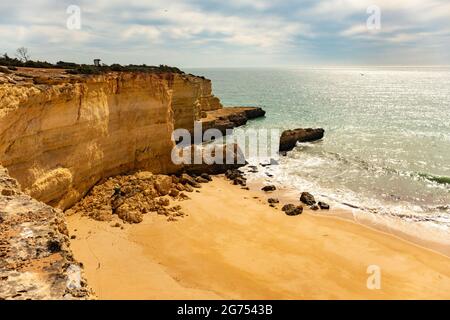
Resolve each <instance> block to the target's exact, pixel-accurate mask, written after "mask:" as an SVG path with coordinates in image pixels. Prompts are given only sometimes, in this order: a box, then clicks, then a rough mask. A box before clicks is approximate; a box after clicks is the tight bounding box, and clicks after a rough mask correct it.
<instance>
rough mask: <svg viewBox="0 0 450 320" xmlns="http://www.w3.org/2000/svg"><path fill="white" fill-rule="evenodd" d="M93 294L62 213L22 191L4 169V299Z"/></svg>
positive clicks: (0, 284) (0, 235) (0, 290)
mask: <svg viewBox="0 0 450 320" xmlns="http://www.w3.org/2000/svg"><path fill="white" fill-rule="evenodd" d="M90 297H91V291H90V290H89V289H88V288H87V285H86V281H85V279H84V277H83V272H82V268H81V266H80V264H79V263H78V262H77V261H75V260H74V258H73V256H72V253H71V251H70V248H69V238H68V231H67V227H66V224H65V222H64V219H63V214H62V212H61V211H60V210H57V209H54V208H52V207H50V206H48V205H45V204H43V203H42V202H39V201H36V200H34V199H33V198H31V197H30V196H28V195H26V194H24V193H22V191H21V190H20V186H19V184H18V183H17V181H16V180H15V179H12V178H11V177H10V176H9V175H8V172H7V171H6V169H4V168H3V167H0V300H3V299H88V298H90Z"/></svg>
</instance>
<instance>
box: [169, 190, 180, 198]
mask: <svg viewBox="0 0 450 320" xmlns="http://www.w3.org/2000/svg"><path fill="white" fill-rule="evenodd" d="M179 194H180V191H179V190H178V189H174V188H172V189H170V191H169V196H171V197H173V198H175V197H178V195H179Z"/></svg>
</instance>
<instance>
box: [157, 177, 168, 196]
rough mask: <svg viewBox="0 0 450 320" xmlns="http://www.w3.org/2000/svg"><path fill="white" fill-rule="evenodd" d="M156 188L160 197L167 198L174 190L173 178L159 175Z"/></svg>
mask: <svg viewBox="0 0 450 320" xmlns="http://www.w3.org/2000/svg"><path fill="white" fill-rule="evenodd" d="M154 186H155V189H156V191H158V194H159V195H160V196H165V195H167V194H169V191H170V189H171V188H172V177H169V176H165V175H157V176H156V180H155V181H154Z"/></svg>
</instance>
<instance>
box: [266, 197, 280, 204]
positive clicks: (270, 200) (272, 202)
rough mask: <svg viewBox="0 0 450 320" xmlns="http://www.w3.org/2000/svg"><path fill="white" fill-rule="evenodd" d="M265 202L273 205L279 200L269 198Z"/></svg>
mask: <svg viewBox="0 0 450 320" xmlns="http://www.w3.org/2000/svg"><path fill="white" fill-rule="evenodd" d="M267 202H269V203H270V204H274V203H280V200H278V199H277V198H269V199H268V200H267Z"/></svg>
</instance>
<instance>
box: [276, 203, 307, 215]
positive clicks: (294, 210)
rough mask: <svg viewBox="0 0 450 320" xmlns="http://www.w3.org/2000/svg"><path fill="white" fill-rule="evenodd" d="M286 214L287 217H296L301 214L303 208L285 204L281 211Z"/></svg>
mask: <svg viewBox="0 0 450 320" xmlns="http://www.w3.org/2000/svg"><path fill="white" fill-rule="evenodd" d="M281 210H283V211H284V213H286V215H288V216H298V215H299V214H302V212H303V207H302V206H295V205H293V204H291V203H290V204H285V205H284V206H283V208H282V209H281Z"/></svg>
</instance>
